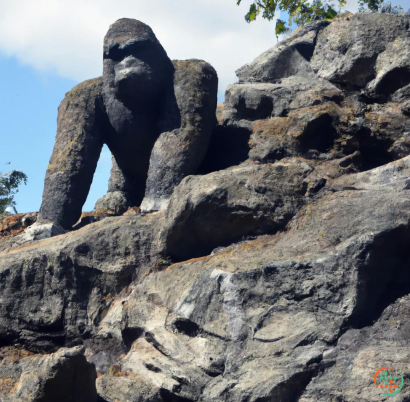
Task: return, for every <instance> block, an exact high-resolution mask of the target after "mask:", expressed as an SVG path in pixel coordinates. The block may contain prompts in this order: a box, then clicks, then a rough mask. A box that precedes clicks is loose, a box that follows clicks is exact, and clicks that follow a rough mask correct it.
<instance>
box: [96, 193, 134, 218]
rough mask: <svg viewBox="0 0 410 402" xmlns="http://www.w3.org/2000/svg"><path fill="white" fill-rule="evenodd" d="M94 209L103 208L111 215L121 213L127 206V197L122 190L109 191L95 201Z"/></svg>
mask: <svg viewBox="0 0 410 402" xmlns="http://www.w3.org/2000/svg"><path fill="white" fill-rule="evenodd" d="M94 208H95V210H99V209H105V210H107V211H109V212H110V213H111V214H113V215H121V214H123V213H124V212H125V211H126V210H127V209H128V208H129V199H128V198H127V193H125V192H124V191H111V192H109V193H107V194H106V195H105V196H104V197H101V198H99V199H98V200H97V202H96V203H95V207H94Z"/></svg>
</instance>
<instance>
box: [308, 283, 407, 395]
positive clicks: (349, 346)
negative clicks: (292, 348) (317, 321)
mask: <svg viewBox="0 0 410 402" xmlns="http://www.w3.org/2000/svg"><path fill="white" fill-rule="evenodd" d="M390 290H391V296H393V295H395V294H396V292H397V287H395V288H393V287H392V288H391V289H390ZM391 301H393V297H392V300H391ZM409 307H410V300H409V296H408V295H406V296H404V297H402V298H399V299H398V300H397V301H396V302H395V303H392V304H391V305H390V306H388V307H387V308H386V309H385V310H384V311H383V314H382V315H381V316H380V318H379V319H378V320H377V322H376V323H375V324H373V325H372V326H370V327H367V328H362V329H352V330H349V331H347V332H346V333H345V334H344V335H343V336H342V337H341V338H340V340H339V342H338V344H337V346H336V347H334V348H332V349H330V350H329V351H328V352H327V353H326V354H325V355H324V359H323V367H324V368H326V369H325V370H323V371H322V372H320V373H319V375H318V376H317V377H316V378H314V379H313V380H312V382H311V383H310V384H309V386H308V387H307V389H306V391H305V392H304V393H303V396H302V397H301V399H300V401H301V402H302V401H303V402H311V401H330V400H337V398H343V399H345V400H349V401H352V402H355V401H375V400H380V399H381V398H383V397H385V396H386V395H387V396H389V398H388V400H392V401H403V400H406V399H407V398H408V397H409V396H410V387H409V384H408V382H407V381H406V380H407V378H408V377H409V375H410V371H409V368H408V360H409V357H410V350H409V346H408V345H409V335H408V333H409V328H408V327H409V311H410V310H409ZM390 365H392V366H393V367H392V368H393V369H394V370H392V371H394V372H395V373H396V375H397V378H395V377H396V376H394V374H393V376H394V377H392V378H391V379H390V378H386V381H384V377H385V372H386V369H385V370H382V371H380V369H382V368H383V367H386V366H390ZM346 368H348V369H346ZM387 370H388V372H390V373H391V371H390V370H389V369H387ZM378 372H379V375H376V374H377V373H378ZM398 372H400V373H401V374H402V375H403V377H401V375H400V374H399V373H398ZM381 377H383V381H382V380H381ZM375 378H376V384H377V387H376V384H375ZM380 385H382V387H380ZM390 385H391V388H390Z"/></svg>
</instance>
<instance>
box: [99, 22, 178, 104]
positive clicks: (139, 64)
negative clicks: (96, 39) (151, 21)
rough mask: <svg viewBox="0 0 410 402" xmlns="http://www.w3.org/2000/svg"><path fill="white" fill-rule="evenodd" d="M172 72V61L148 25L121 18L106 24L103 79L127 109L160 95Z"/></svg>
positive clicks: (156, 98) (148, 101) (150, 100)
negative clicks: (107, 26)
mask: <svg viewBox="0 0 410 402" xmlns="http://www.w3.org/2000/svg"><path fill="white" fill-rule="evenodd" d="M172 74H173V67H172V63H171V61H170V60H169V58H168V56H167V54H166V52H165V50H164V48H163V47H162V46H161V44H160V43H159V41H158V40H157V38H156V37H155V34H154V32H153V31H152V29H151V28H150V27H149V26H148V25H145V24H144V23H142V22H141V21H137V20H133V19H128V18H123V19H120V20H118V21H116V22H115V23H114V24H113V25H111V26H110V29H109V30H108V32H107V35H106V36H105V40H104V79H105V81H108V82H109V84H110V87H111V89H112V90H113V91H114V96H115V98H117V99H119V100H120V101H121V102H123V103H124V104H125V105H126V106H127V107H129V108H131V109H133V108H134V107H141V106H144V105H147V103H150V102H152V101H156V100H158V98H159V97H160V96H161V95H163V93H164V92H165V91H166V90H167V88H166V87H167V86H168V85H169V84H171V83H172ZM167 84H168V85H167Z"/></svg>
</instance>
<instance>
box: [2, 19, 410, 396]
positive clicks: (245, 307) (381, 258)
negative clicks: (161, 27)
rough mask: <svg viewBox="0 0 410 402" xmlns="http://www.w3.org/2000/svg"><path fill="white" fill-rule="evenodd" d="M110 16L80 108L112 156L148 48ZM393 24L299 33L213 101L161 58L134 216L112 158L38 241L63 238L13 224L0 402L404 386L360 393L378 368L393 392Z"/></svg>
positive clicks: (403, 233) (400, 146)
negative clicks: (101, 119)
mask: <svg viewBox="0 0 410 402" xmlns="http://www.w3.org/2000/svg"><path fill="white" fill-rule="evenodd" d="M124 24H125V25H124ZM126 24H127V23H126V22H124V21H122V22H119V23H116V24H114V26H113V27H112V28H111V30H110V32H109V34H108V36H107V37H106V41H105V70H104V74H105V76H104V78H103V80H102V82H103V89H102V92H99V93H98V94H97V95H96V98H95V99H97V98H98V99H101V102H102V103H101V105H102V106H101V107H104V108H105V110H106V117H107V121H109V122H110V125H111V126H112V129H113V131H111V132H110V133H111V134H110V135H113V137H109V138H110V140H111V141H113V142H112V143H111V144H114V143H115V139H116V136H118V134H119V133H124V136H126V130H127V127H126V126H124V127H123V126H121V124H122V122H125V121H128V122H129V124H130V127H131V126H132V124H134V123H135V124H136V122H137V121H138V119H137V120H132V119H134V118H136V117H135V116H139V117H138V118H141V115H138V114H132V107H131V106H130V105H131V104H132V102H130V99H134V101H135V98H133V96H134V95H135V96H137V94H135V93H134V92H135V91H134V90H133V88H134V89H135V88H139V87H140V86H141V91H144V90H147V88H146V87H144V85H145V84H143V83H141V82H139V83H138V82H137V81H135V82H134V81H133V80H130V81H128V78H130V77H128V78H127V75H128V74H131V75H132V73H131V72H130V71H132V70H133V69H136V70H138V71H140V70H141V71H145V70H144V68H143V66H142V65H140V64H139V62H138V61H135V60H133V61H132V62H129V60H128V57H131V58H132V57H134V56H133V55H134V53H133V52H134V51H135V49H140V48H141V46H142V47H143V46H144V45H143V43H145V42H149V43H151V44H153V45H154V48H155V49H156V51H160V52H162V50H161V49H162V48H161V47H160V45H159V43H158V42H157V41H156V39H155V37H154V36H152V35H153V34H152V33H151V32H152V31H150V30H148V28H147V27H146V26H145V25H135V26H134V25H133V27H134V28H135V29H136V30H135V31H133V30H131V31H127V29H128V28H127V29H126V28H125V27H126ZM409 26H410V16H407V15H402V16H399V15H393V14H388V13H384V14H376V13H374V14H372V13H369V14H358V15H353V16H352V15H350V14H347V15H346V16H344V17H340V18H337V19H335V20H334V21H333V22H330V23H328V22H322V21H317V22H314V23H312V24H309V25H307V26H306V27H304V28H302V29H300V30H298V31H296V32H295V33H293V34H292V35H290V36H289V37H288V38H287V39H286V40H284V41H283V42H281V43H279V44H278V45H277V46H276V47H275V48H273V49H271V50H269V51H267V52H266V53H264V54H263V55H261V56H260V57H258V58H257V59H256V60H255V61H254V62H252V63H250V64H247V65H246V66H244V67H243V68H241V69H239V70H238V77H239V82H238V83H236V84H233V85H230V86H228V88H227V92H226V101H225V103H224V104H223V105H218V107H217V108H216V103H215V96H214V95H215V94H214V92H213V91H214V88H215V85H216V74H215V72H214V70H213V69H212V68H211V67H210V66H209V65H208V64H206V63H205V62H201V61H197V60H190V61H184V62H174V63H173V68H174V69H175V71H174V72H175V74H174V75H173V76H171V78H172V79H171V80H170V81H169V85H170V86H171V87H172V88H173V89H174V90H173V91H170V92H166V94H167V96H164V97H162V98H161V100H162V101H163V102H164V104H163V108H164V109H161V107H162V106H161V107H160V106H158V105H157V106H158V108H156V109H153V110H156V111H158V113H159V111H160V110H165V112H164V114H163V115H162V116H163V117H164V116H165V117H164V118H163V120H161V119H159V120H155V121H156V122H159V123H158V124H159V126H158V127H159V129H158V132H157V133H158V137H156V138H155V141H153V142H152V144H151V145H152V150H153V151H152V153H150V154H149V155H148V156H147V155H145V156H144V157H146V158H147V159H146V160H145V162H144V164H145V163H146V165H145V166H146V167H145V168H144V169H146V170H145V176H144V180H145V181H146V182H147V189H146V191H145V200H144V201H143V202H142V209H139V208H137V206H136V207H135V208H131V209H128V208H129V200H130V197H131V198H132V197H133V196H134V195H130V194H136V193H132V192H133V191H140V190H136V189H137V187H134V184H133V182H132V180H131V181H130V180H129V178H130V176H129V175H127V174H124V172H126V171H127V170H126V169H124V166H123V165H122V164H121V163H122V162H121V161H120V158H117V157H116V158H114V162H113V171H112V175H111V180H110V195H109V196H107V197H105V198H104V199H103V200H100V201H99V203H98V206H99V210H98V211H95V212H92V213H90V214H83V215H82V216H81V219H80V221H79V222H78V223H77V224H76V225H75V227H74V229H76V230H73V231H69V232H66V233H62V232H59V233H61V234H59V235H57V236H55V237H52V238H45V237H48V236H47V233H49V232H50V231H53V230H54V231H56V232H54V233H55V234H57V231H58V230H61V231H64V230H63V229H62V228H60V227H59V226H58V225H57V224H56V222H44V220H43V221H42V220H41V217H40V219H39V222H36V223H34V224H31V225H30V226H29V227H27V228H26V227H23V223H22V222H23V221H22V219H23V218H22V217H18V218H16V219H15V222H14V223H13V224H16V225H17V226H16V230H15V232H13V229H10V230H8V231H7V236H3V239H2V240H1V241H0V299H1V303H0V399H1V398H3V399H4V400H5V401H7V402H15V401H16V402H17V401H20V400H22V399H21V398H22V397H23V398H26V399H27V400H29V401H39V402H40V401H41V402H45V401H57V400H58V401H59V400H62V401H67V402H68V401H77V400H81V399H78V398H77V395H78V392H77V389H78V387H82V388H83V389H85V390H86V392H85V394H84V395H85V396H83V395H82V396H81V397H83V398H84V402H85V401H86V400H87V401H89V402H93V401H96V402H97V401H98V402H128V401H139V402H161V401H162V402H169V401H177V402H211V401H212V402H213V401H218V402H244V401H247V402H268V401H289V402H291V401H292V402H293V401H299V402H313V401H320V402H322V401H323V402H324V401H349V402H364V401H369V402H371V401H375V400H382V398H387V397H385V396H384V395H381V394H383V393H384V391H386V392H387V391H388V395H390V389H391V390H393V389H395V388H393V387H394V385H397V386H398V387H399V386H400V383H399V382H397V381H396V379H393V378H392V379H391V381H393V382H392V383H390V382H389V383H388V384H387V385H388V388H385V384H382V385H383V388H381V387H380V384H379V385H378V384H377V381H378V379H377V378H376V384H375V382H374V376H375V374H376V373H377V371H378V370H379V369H381V368H383V367H387V366H388V367H390V368H391V370H395V371H397V372H400V373H402V374H403V378H404V383H403V387H402V388H401V389H400V390H399V392H398V393H396V394H395V395H392V396H389V400H392V401H405V400H407V399H408V398H410V386H409V384H408V383H407V381H408V378H409V377H410V370H409V366H408V358H409V347H408V341H409V336H408V326H409V324H408V323H409V322H410V312H409V311H410V310H409V303H410V302H409V295H410V257H409V254H408V244H409V241H410V235H409V233H410V214H409V211H410V178H409V177H410V137H409V135H410V134H409V133H410V106H409V105H410V89H409V88H410V81H408V76H407V71H408V65H409V63H410V62H409V60H410V56H409V52H408V51H407V40H408V38H409V35H410V34H409V32H410V31H409ZM136 27H139V28H138V29H137V28H136ZM134 28H132V29H134ZM140 29H141V30H140ZM124 33H125V34H126V35H125V36H124ZM121 35H123V36H124V37H123V36H121ZM127 35H129V36H127ZM376 35H379V36H380V35H384V36H383V37H382V38H377V37H376ZM131 37H133V38H139V39H138V40H135V41H134V40H133V39H132V40H131V39H130V38H131ZM124 38H125V39H124ZM377 39H379V40H377ZM148 48H149V46H148ZM130 54H131V56H129V55H130ZM135 54H136V53H135ZM148 54H150V53H149V52H148ZM164 54H165V53H162V55H164ZM125 55H127V56H126V57H125ZM164 57H165V56H164ZM127 60H128V61H127ZM162 60H163V61H164V60H165V61H164V62H166V61H167V60H168V59H162ZM154 61H155V60H154ZM127 63H129V64H127ZM153 63H154V62H153ZM153 65H155V63H154V64H153ZM106 77H108V78H106ZM134 78H136V77H134ZM123 80H126V81H123ZM98 82H101V80H100V81H99V80H97V81H94V83H98ZM125 82H126V83H125ZM165 82H168V81H166V80H165V81H164V80H163V79H160V80H158V81H157V82H156V84H158V85H159V86H161V83H162V84H164V83H165ZM104 83H105V85H108V87H104ZM93 85H94V84H93ZM98 85H100V84H98ZM133 85H135V87H134V86H133ZM80 88H81V87H80ZM158 88H159V87H158ZM181 88H183V91H182V92H179V90H180V89H181ZM118 89H121V90H120V92H121V93H117V92H116V90H118ZM151 90H152V88H151V89H149V91H151ZM110 91H112V92H110ZM141 93H143V92H141ZM189 94H191V95H192V96H193V98H192V99H191V98H190V96H191V95H189ZM194 95H195V96H194ZM168 96H169V97H168ZM110 97H111V98H110ZM154 98H155V97H154ZM107 99H110V101H108V100H107ZM156 99H157V98H156ZM157 100H158V99H157ZM110 102H111V103H110ZM99 104H100V103H98V102H97V103H93V104H92V105H99ZM109 104H110V106H107V105H109ZM92 105H91V104H88V103H87V107H94V106H92ZM74 106H75V105H74V104H73V107H74ZM75 107H79V105H77V106H75ZM128 107H130V108H131V109H130V108H128ZM175 107H177V108H178V109H179V111H180V112H181V113H180V114H174V112H173V110H174V109H173V108H175ZM110 108H111V109H110ZM127 108H128V109H127ZM215 108H216V116H215V113H214V112H215ZM60 110H61V109H60ZM67 110H68V109H67ZM73 110H74V109H73ZM93 110H94V109H93V108H91V109H87V108H84V109H83V110H80V109H78V110H77V109H76V113H78V116H79V117H78V120H76V121H75V122H74V123H76V122H78V124H81V119H82V118H83V117H81V116H84V113H92V112H93ZM127 110H128V111H127ZM210 111H212V114H211V113H210ZM128 113H129V114H128ZM175 116H177V118H176V120H173V119H174V118H175ZM178 116H179V117H178ZM128 118H129V119H131V120H127V119H128ZM179 118H180V120H178V119H179ZM86 120H87V119H86ZM87 121H88V124H91V122H92V119H91V120H90V119H88V120H87ZM76 124H77V123H76ZM215 124H216V126H215ZM213 126H215V127H214V129H213V131H212V136H211V134H210V132H211V131H210V130H211V129H212V127H213ZM72 127H74V128H75V127H77V126H75V124H74V125H73V126H72ZM87 127H89V128H90V130H91V127H92V124H91V125H89V126H87ZM134 127H136V126H134ZM74 128H73V130H74ZM140 128H141V130H142V129H143V128H144V125H141V126H140ZM121 130H124V131H121ZM91 132H92V130H91V131H88V132H87V131H81V135H83V136H87V135H88V134H89V133H91ZM87 133H88V134H87ZM67 138H68V137H67ZM107 138H108V137H107ZM139 140H141V141H142V140H143V139H142V137H141V138H139ZM147 141H148V140H147ZM154 143H155V144H154ZM124 144H125V142H124ZM74 145H75V144H74ZM151 145H150V146H149V147H151ZM113 146H114V145H113ZM149 147H148V146H147V148H149ZM72 149H74V150H77V151H78V150H80V148H78V149H77V148H76V147H75V146H74V147H73V148H72ZM63 150H64V152H66V151H67V148H65V147H63ZM184 150H186V152H187V153H184V152H185V151H184ZM205 153H206V155H205ZM69 154H70V155H72V157H73V158H77V157H82V154H81V152H80V151H78V153H76V152H74V151H72V152H71V153H69ZM118 155H119V154H118ZM195 155H197V158H198V159H197V160H195ZM149 158H151V160H150V161H149ZM192 158H193V159H192ZM203 158H204V160H203V162H202V163H201V161H202V159H203ZM73 160H74V159H73ZM148 161H149V167H148ZM140 162H141V161H139V162H138V163H140ZM141 163H142V162H141ZM140 166H141V165H140ZM188 167H189V168H188ZM191 168H192V170H195V171H196V172H197V174H196V175H192V174H190V173H189V169H191ZM185 169H187V170H185ZM61 172H62V170H61ZM141 172H142V170H141ZM48 174H50V172H49V173H48ZM62 177H64V176H62ZM145 181H144V183H145ZM156 183H161V185H160V186H159V187H156V188H154V187H155V184H156ZM50 194H51V195H52V193H50ZM142 195H143V192H142V191H141V192H140V193H139V197H140V198H141V197H142ZM141 199H142V198H141ZM52 202H53V200H51V201H50V204H49V205H52ZM116 208H117V209H116ZM150 209H163V210H161V211H157V212H149V210H150ZM125 211H126V212H125ZM147 211H148V213H147ZM51 213H54V211H53V209H51ZM55 213H60V212H55ZM120 214H122V216H112V215H120ZM30 216H31V215H30ZM33 216H34V215H33ZM56 216H57V215H56ZM73 216H74V215H73ZM32 220H33V221H34V218H33V219H32ZM31 223H33V222H31ZM11 224H12V223H11V221H10V223H9V224H8V226H7V227H9V226H10V225H11ZM47 225H48V226H47ZM27 226H28V225H27ZM10 227H11V226H10ZM47 231H48V232H47ZM64 232H65V231H64ZM3 356H6V357H4V358H3ZM7 356H17V358H14V357H13V358H9V357H7ZM13 359H14V360H13ZM390 368H389V369H388V370H390ZM73 370H75V371H76V372H78V373H80V374H79V376H77V377H73V376H72V372H73ZM31 372H34V373H37V374H35V375H37V376H38V379H39V380H38V381H37V382H35V381H34V380H33V378H34V377H33V374H29V373H31ZM66 377H67V378H68V379H67V382H66V383H64V384H61V383H60V381H62V380H61V379H62V378H66ZM389 381H390V380H389ZM16 384H17V385H16ZM48 384H51V385H48ZM55 384H57V385H58V386H56V385H55ZM60 384H61V387H60ZM67 384H73V385H72V386H71V385H70V387H68V386H67ZM389 384H391V385H392V388H390V385H389ZM376 385H377V387H376ZM397 389H398V388H397ZM17 390H18V392H21V394H18V393H17ZM20 390H21V391H20ZM57 391H63V392H64V396H62V397H60V394H58V393H57V394H56V393H55V392H57ZM23 392H26V393H23ZM23 395H24V396H23ZM38 395H40V396H38ZM19 398H20V399H19ZM36 398H37V399H36ZM40 398H43V399H40ZM47 398H48V399H47ZM64 398H66V399H64ZM76 398H77V399H76ZM87 398H88V399H87ZM96 398H98V399H96ZM3 399H1V400H3Z"/></svg>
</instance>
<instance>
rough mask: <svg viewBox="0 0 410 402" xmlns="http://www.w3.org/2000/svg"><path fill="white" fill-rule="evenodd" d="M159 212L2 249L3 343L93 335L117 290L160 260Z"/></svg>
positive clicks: (43, 344) (42, 344)
mask: <svg viewBox="0 0 410 402" xmlns="http://www.w3.org/2000/svg"><path fill="white" fill-rule="evenodd" d="M159 217H160V216H159V214H152V215H149V216H145V217H143V216H133V215H127V216H124V217H116V218H106V219H105V220H103V221H100V222H97V223H94V224H92V225H88V226H87V227H85V228H83V229H80V230H77V231H75V232H72V233H68V234H65V235H60V236H57V237H55V238H53V239H46V240H42V241H40V242H34V243H32V244H29V245H26V246H23V247H18V246H16V247H15V248H12V249H11V250H8V251H5V252H2V253H0V293H1V300H2V301H1V304H0V339H1V342H2V343H3V344H22V345H24V347H25V348H28V349H30V350H40V351H42V350H55V349H56V348H58V347H59V346H63V345H67V346H71V345H75V344H78V343H81V342H82V338H85V337H88V336H90V334H92V333H93V331H94V329H95V325H97V324H98V322H99V320H100V319H101V314H103V312H104V310H105V309H106V308H107V307H108V306H109V305H110V303H111V300H112V295H115V294H118V293H120V292H121V291H122V290H123V289H124V287H126V286H127V285H129V284H130V283H131V281H132V279H133V278H137V277H138V276H139V275H141V274H142V273H141V271H140V270H141V269H143V266H144V264H148V263H149V262H150V259H151V258H155V257H154V255H156V251H155V248H156V247H157V246H158V243H157V242H156V241H155V238H154V237H155V236H156V233H157V231H158V230H155V229H154V227H155V225H156V223H155V222H156V221H157V220H158V218H159ZM31 228H32V226H31V227H30V228H29V229H31ZM29 229H27V230H29Z"/></svg>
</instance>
